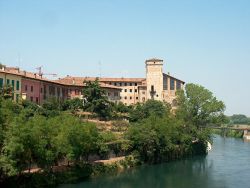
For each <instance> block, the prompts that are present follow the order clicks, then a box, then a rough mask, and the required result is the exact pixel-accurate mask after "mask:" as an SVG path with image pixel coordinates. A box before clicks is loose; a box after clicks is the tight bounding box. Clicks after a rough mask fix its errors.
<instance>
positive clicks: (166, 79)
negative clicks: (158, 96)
mask: <svg viewBox="0 0 250 188" xmlns="http://www.w3.org/2000/svg"><path fill="white" fill-rule="evenodd" d="M163 90H168V78H167V77H165V78H163Z"/></svg>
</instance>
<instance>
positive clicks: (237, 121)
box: [228, 114, 250, 125]
mask: <svg viewBox="0 0 250 188" xmlns="http://www.w3.org/2000/svg"><path fill="white" fill-rule="evenodd" d="M228 118H229V125H250V118H249V117H247V116H246V115H243V114H235V115H232V116H229V117H228Z"/></svg>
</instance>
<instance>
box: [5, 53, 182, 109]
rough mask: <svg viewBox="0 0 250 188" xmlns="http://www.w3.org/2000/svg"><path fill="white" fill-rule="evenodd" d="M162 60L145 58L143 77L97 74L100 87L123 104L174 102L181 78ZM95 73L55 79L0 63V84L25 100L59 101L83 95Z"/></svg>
mask: <svg viewBox="0 0 250 188" xmlns="http://www.w3.org/2000/svg"><path fill="white" fill-rule="evenodd" d="M163 63H164V62H163V60H161V59H155V58H153V59H148V60H146V61H145V66H146V76H145V78H103V77H102V78H98V80H99V82H100V86H101V88H103V89H104V90H105V91H106V93H107V97H108V99H109V100H110V101H112V102H122V103H124V104H125V105H133V104H136V103H143V102H145V101H147V100H150V99H154V100H159V101H165V102H168V103H170V104H172V106H175V100H174V99H175V97H176V91H177V90H180V89H183V87H184V84H185V82H184V81H181V80H179V79H177V78H175V77H173V76H170V75H169V74H165V73H164V72H163ZM96 79H97V78H96V77H74V76H66V77H64V78H61V79H58V80H49V79H47V78H43V77H42V76H41V75H39V74H36V73H31V72H26V71H21V70H20V69H19V68H13V67H12V68H11V67H4V66H2V68H1V69H0V87H3V86H4V85H11V86H12V87H13V91H14V92H13V93H14V94H13V99H14V100H15V101H18V99H19V98H20V96H21V97H22V99H23V100H29V101H32V102H35V103H37V104H43V103H44V101H46V100H48V99H50V98H56V99H57V100H60V101H63V100H66V99H73V98H76V97H78V98H83V94H82V89H83V88H84V87H85V82H86V81H94V80H96Z"/></svg>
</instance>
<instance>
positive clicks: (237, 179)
mask: <svg viewBox="0 0 250 188" xmlns="http://www.w3.org/2000/svg"><path fill="white" fill-rule="evenodd" d="M249 153H250V143H249V142H244V141H243V140H242V139H238V138H223V137H221V136H215V137H214V141H213V149H212V150H211V152H209V153H208V155H207V156H195V157H192V158H185V159H181V160H176V161H172V162H168V163H162V164H156V165H142V166H139V167H136V168H131V169H129V170H126V171H124V172H123V173H119V174H115V175H112V176H111V175H102V176H99V177H97V178H90V179H86V180H84V181H82V182H80V183H77V184H64V185H60V186H59V188H81V187H84V188H98V187H99V188H110V187H115V188H123V187H131V188H133V187H143V188H152V187H175V188H187V187H204V188H221V187H226V188H235V187H249V186H248V185H249V179H250V174H249V173H248V172H249V171H250V161H249Z"/></svg>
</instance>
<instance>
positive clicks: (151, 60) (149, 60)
mask: <svg viewBox="0 0 250 188" xmlns="http://www.w3.org/2000/svg"><path fill="white" fill-rule="evenodd" d="M147 62H163V60H162V59H158V58H151V59H147V60H146V63H147Z"/></svg>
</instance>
